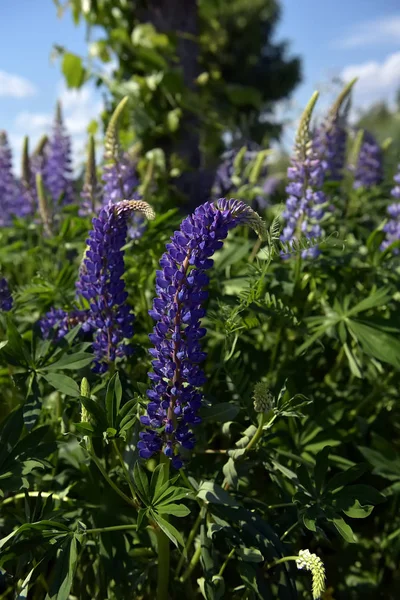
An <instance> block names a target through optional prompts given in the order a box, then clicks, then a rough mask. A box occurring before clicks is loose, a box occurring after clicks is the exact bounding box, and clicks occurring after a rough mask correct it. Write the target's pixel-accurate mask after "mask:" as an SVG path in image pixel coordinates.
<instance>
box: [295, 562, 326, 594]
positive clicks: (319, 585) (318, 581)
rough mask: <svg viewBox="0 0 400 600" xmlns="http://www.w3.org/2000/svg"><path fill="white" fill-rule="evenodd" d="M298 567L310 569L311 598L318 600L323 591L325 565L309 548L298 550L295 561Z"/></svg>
mask: <svg viewBox="0 0 400 600" xmlns="http://www.w3.org/2000/svg"><path fill="white" fill-rule="evenodd" d="M296 564H297V568H298V569H306V570H307V571H311V575H312V594H313V599H314V600H318V599H319V598H321V594H322V593H323V592H324V591H325V567H324V563H323V562H322V560H321V559H320V558H319V556H317V555H316V554H312V553H311V552H310V551H309V550H300V552H299V558H298V559H297V561H296Z"/></svg>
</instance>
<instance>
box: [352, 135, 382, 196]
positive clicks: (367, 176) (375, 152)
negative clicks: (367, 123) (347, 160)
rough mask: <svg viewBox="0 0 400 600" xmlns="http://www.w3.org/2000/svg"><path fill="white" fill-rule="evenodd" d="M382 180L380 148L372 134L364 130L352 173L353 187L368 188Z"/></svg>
mask: <svg viewBox="0 0 400 600" xmlns="http://www.w3.org/2000/svg"><path fill="white" fill-rule="evenodd" d="M382 181H383V155H382V149H381V147H380V146H379V144H378V142H377V141H376V139H375V138H374V136H373V135H372V134H371V133H369V132H368V131H364V136H363V142H362V145H361V148H360V153H359V155H358V162H357V167H356V169H355V173H354V184H353V187H354V189H358V188H361V187H364V188H370V187H373V186H375V185H379V184H380V183H382Z"/></svg>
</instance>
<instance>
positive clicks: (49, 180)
mask: <svg viewBox="0 0 400 600" xmlns="http://www.w3.org/2000/svg"><path fill="white" fill-rule="evenodd" d="M43 177H44V183H45V187H46V189H47V191H48V192H49V194H50V196H51V198H52V199H53V203H54V204H55V205H57V204H58V202H59V201H60V200H61V202H62V204H63V205H65V204H71V203H72V202H73V200H74V188H73V182H72V159H71V138H70V137H69V135H68V133H67V131H66V129H65V125H64V120H63V116H62V112H61V104H60V103H57V109H56V116H55V119H54V125H53V132H52V135H51V136H50V138H49V141H48V143H47V146H46V160H45V164H44V167H43Z"/></svg>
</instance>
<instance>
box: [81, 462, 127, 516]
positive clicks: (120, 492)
mask: <svg viewBox="0 0 400 600" xmlns="http://www.w3.org/2000/svg"><path fill="white" fill-rule="evenodd" d="M90 456H91V458H92V459H93V462H94V463H95V465H96V467H97V468H98V469H99V471H100V473H101V474H102V475H103V477H104V479H105V480H106V481H107V483H108V485H109V486H111V487H112V489H113V490H114V492H116V493H117V494H118V496H120V497H121V498H122V499H123V500H125V502H127V503H128V504H129V505H130V506H133V507H134V508H136V504H135V503H134V501H133V500H131V499H130V498H129V497H128V496H127V495H126V494H124V492H123V491H122V490H120V489H119V487H118V486H117V485H116V484H115V483H114V482H113V480H112V479H110V477H109V476H108V474H107V472H106V470H105V469H104V467H103V465H102V464H101V462H100V461H99V459H98V458H97V456H96V455H95V454H94V452H92V453H91V454H90Z"/></svg>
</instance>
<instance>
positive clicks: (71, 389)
mask: <svg viewBox="0 0 400 600" xmlns="http://www.w3.org/2000/svg"><path fill="white" fill-rule="evenodd" d="M43 377H44V378H45V380H46V381H47V382H48V383H49V384H50V385H51V386H53V387H54V388H55V389H56V390H58V391H59V392H61V393H62V394H66V396H73V397H74V398H79V396H80V395H81V392H80V390H79V386H78V384H77V383H76V381H74V380H73V379H72V378H71V377H68V376H67V375H62V374H61V373H47V374H46V375H43Z"/></svg>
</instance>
